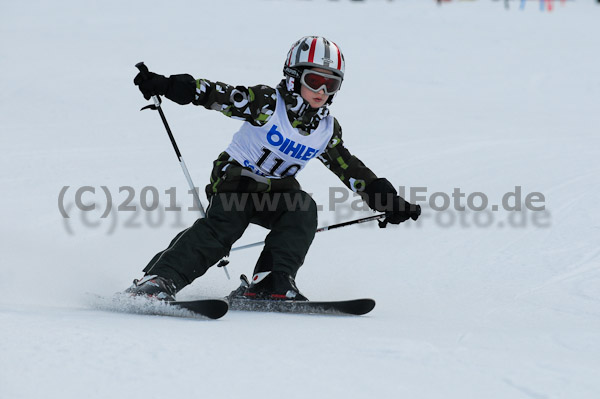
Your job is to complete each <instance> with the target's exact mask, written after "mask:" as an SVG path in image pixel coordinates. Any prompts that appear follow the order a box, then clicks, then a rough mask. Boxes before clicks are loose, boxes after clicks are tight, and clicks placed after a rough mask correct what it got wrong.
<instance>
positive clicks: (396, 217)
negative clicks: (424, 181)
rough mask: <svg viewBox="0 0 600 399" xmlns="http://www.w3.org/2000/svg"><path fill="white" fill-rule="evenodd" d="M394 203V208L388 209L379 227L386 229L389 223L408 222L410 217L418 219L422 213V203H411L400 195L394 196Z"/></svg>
mask: <svg viewBox="0 0 600 399" xmlns="http://www.w3.org/2000/svg"><path fill="white" fill-rule="evenodd" d="M394 203H395V204H394V209H393V210H391V211H387V212H386V213H385V219H383V221H380V222H379V227H381V228H382V229H385V227H386V226H387V224H388V223H391V224H400V223H402V222H406V221H407V220H408V219H412V220H417V219H418V218H419V216H420V215H421V206H420V205H415V204H411V203H409V202H407V201H405V200H404V198H402V197H400V196H397V197H395V198H394ZM396 203H397V205H396Z"/></svg>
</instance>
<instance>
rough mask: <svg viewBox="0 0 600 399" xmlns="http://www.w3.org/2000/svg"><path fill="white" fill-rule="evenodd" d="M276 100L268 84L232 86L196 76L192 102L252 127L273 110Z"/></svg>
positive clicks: (262, 120) (257, 124) (266, 119)
mask: <svg viewBox="0 0 600 399" xmlns="http://www.w3.org/2000/svg"><path fill="white" fill-rule="evenodd" d="M276 102H277V94H276V93H275V89H273V88H272V87H269V86H265V85H257V86H251V87H246V86H235V87H234V86H231V85H228V84H226V83H222V82H211V81H209V80H206V79H198V80H196V96H195V98H194V101H193V102H192V103H193V104H194V105H201V106H203V107H204V108H206V109H212V110H215V111H219V112H221V113H222V114H223V115H225V116H228V117H230V118H234V119H241V120H244V121H246V122H249V123H250V124H252V125H254V126H262V125H264V124H265V123H267V121H268V120H269V118H270V117H271V116H272V115H273V113H274V112H275V105H276Z"/></svg>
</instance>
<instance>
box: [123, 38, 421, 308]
mask: <svg viewBox="0 0 600 399" xmlns="http://www.w3.org/2000/svg"><path fill="white" fill-rule="evenodd" d="M344 64H345V63H344V56H343V55H342V52H341V51H340V48H339V47H338V46H337V45H336V44H335V43H333V42H331V41H329V40H327V39H325V38H324V37H319V36H306V37H303V38H301V39H300V40H298V41H297V42H295V43H294V44H293V45H292V47H291V49H290V50H289V52H288V54H287V57H286V60H285V64H284V68H283V73H284V75H285V79H283V80H282V81H281V82H280V83H279V84H278V85H277V87H276V88H275V89H274V88H272V87H269V86H264V85H257V86H252V87H244V86H236V87H234V86H230V85H227V84H224V83H221V82H211V81H208V80H206V79H197V80H196V79H194V78H193V77H192V76H190V75H187V74H182V75H171V76H170V77H168V78H167V77H165V76H162V75H158V74H155V73H151V72H150V73H147V74H143V73H139V74H138V75H137V76H136V77H135V79H134V83H135V85H137V86H138V87H139V89H140V91H141V92H142V94H143V95H144V98H146V99H147V100H149V99H150V98H151V97H152V96H153V95H161V96H165V97H166V98H168V99H170V100H171V101H174V102H176V103H178V104H181V105H184V104H190V103H192V104H194V105H201V106H203V107H205V108H207V109H213V110H217V111H220V112H221V113H223V114H224V115H226V116H229V117H232V118H236V119H242V120H244V121H245V122H244V123H243V124H242V126H241V128H240V129H239V130H238V132H237V133H236V134H235V135H234V136H233V140H232V141H231V144H229V147H227V149H226V150H225V151H224V152H222V153H221V154H220V155H219V157H218V158H217V159H216V160H215V161H214V167H213V170H212V173H211V176H210V184H208V185H207V186H206V194H207V196H208V198H209V202H210V205H209V207H208V210H207V212H206V218H201V219H198V220H197V221H196V222H195V223H194V224H193V225H192V226H191V227H189V228H188V229H186V230H184V231H182V232H181V233H179V234H178V235H177V236H176V237H175V238H174V239H173V241H171V243H170V244H169V246H168V247H167V248H166V249H165V250H164V251H161V252H159V253H158V254H156V255H155V256H154V258H153V259H152V260H151V261H150V263H148V265H147V266H146V268H145V269H144V272H145V276H144V278H142V279H141V280H134V283H133V285H132V286H131V287H130V288H129V289H127V290H126V292H127V293H130V294H132V295H144V296H150V297H154V298H158V299H162V300H175V294H176V292H178V291H179V290H181V289H182V288H183V287H185V286H186V285H188V284H190V283H191V282H192V281H194V280H195V279H196V278H198V277H200V276H202V275H203V274H204V273H205V272H206V271H207V270H208V268H209V267H211V266H212V265H214V264H215V263H217V262H218V261H219V260H220V259H221V258H222V257H224V256H226V255H227V254H228V253H229V251H230V249H231V247H232V245H233V243H234V242H235V241H236V240H237V239H239V238H240V237H241V236H242V234H243V233H244V231H245V230H246V228H247V227H248V225H249V224H250V223H254V224H258V225H260V226H263V227H265V228H267V229H269V230H270V232H269V234H268V235H267V238H266V240H265V245H264V248H263V251H262V253H261V255H260V257H259V258H258V261H257V263H256V266H255V268H254V275H253V278H252V282H251V283H250V282H248V281H247V279H245V276H242V286H241V287H240V288H239V289H238V290H236V291H235V295H239V296H241V297H244V298H248V299H254V298H256V299H284V300H302V301H304V300H307V298H306V297H305V296H304V295H302V294H301V293H300V291H299V290H298V288H297V287H296V284H295V280H294V278H295V276H296V273H297V272H298V269H299V268H300V266H302V264H303V262H304V257H305V256H306V253H307V252H308V249H309V247H310V245H311V243H312V240H313V238H314V235H315V230H316V228H317V206H316V204H315V202H314V201H313V200H312V199H311V198H310V196H309V195H308V194H307V193H306V192H304V191H302V190H301V188H300V184H299V183H298V181H297V180H296V178H295V176H296V174H297V173H298V172H299V171H300V170H302V168H304V166H305V165H306V163H307V162H308V161H309V160H311V159H313V158H318V159H319V160H320V161H321V162H322V163H323V164H325V166H326V167H327V168H329V169H330V170H331V171H332V172H333V173H335V174H336V175H337V176H338V177H339V178H340V179H341V180H342V181H343V182H344V184H345V185H346V186H347V187H348V188H350V189H351V190H352V191H354V192H356V193H358V194H359V195H360V196H361V197H362V199H363V200H364V201H366V203H367V204H368V205H369V207H370V208H371V209H373V210H376V211H380V212H385V215H386V217H385V219H384V221H383V224H382V226H385V224H386V223H392V224H399V223H402V222H404V221H406V220H408V219H409V218H410V219H413V220H417V218H418V217H419V215H420V214H421V208H420V206H418V205H412V204H409V203H408V202H406V201H405V200H404V199H403V198H401V197H400V196H398V195H397V192H396V190H395V189H394V186H393V185H392V184H391V183H390V182H389V181H388V180H386V179H384V178H378V177H377V176H376V175H375V174H374V173H373V172H372V171H371V170H370V169H368V168H367V167H366V166H365V165H364V164H363V163H362V162H361V161H360V160H359V159H358V158H356V157H355V156H353V155H351V154H350V152H349V151H348V150H347V149H346V147H345V146H344V143H343V141H342V129H341V127H340V125H339V123H338V121H337V120H336V119H335V118H333V117H332V116H331V115H330V114H329V108H328V106H329V105H330V104H331V102H332V100H333V97H334V96H335V94H336V93H337V91H338V90H339V89H340V87H341V85H342V81H343V79H344V67H345V65H344ZM248 196H252V197H253V198H252V199H253V200H249V199H248ZM244 198H245V199H244ZM232 204H233V206H232ZM261 204H262V205H264V204H270V206H267V207H265V206H261ZM267 208H268V209H267Z"/></svg>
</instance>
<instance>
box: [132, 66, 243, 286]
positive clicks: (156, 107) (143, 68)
mask: <svg viewBox="0 0 600 399" xmlns="http://www.w3.org/2000/svg"><path fill="white" fill-rule="evenodd" d="M135 67H136V68H137V69H139V71H140V73H141V74H142V76H144V77H147V76H148V73H149V71H148V67H147V66H146V65H145V64H144V63H143V62H138V63H137V64H135ZM152 100H153V101H154V104H150V105H146V106H145V107H143V108H142V109H141V110H140V111H143V110H145V109H153V110H157V111H158V114H159V115H160V119H162V121H163V124H164V125H165V129H167V134H168V135H169V139H170V140H171V144H172V145H173V149H174V150H175V154H176V155H177V160H178V161H179V165H181V169H182V170H183V174H184V175H185V178H186V179H187V182H188V185H189V186H190V190H191V192H192V195H193V196H194V202H195V203H196V207H197V208H198V210H199V211H200V215H202V217H203V218H204V217H206V211H205V210H204V207H203V206H202V202H200V196H199V195H198V191H196V186H194V182H192V177H191V176H190V172H189V171H188V168H187V166H186V165H185V162H184V160H183V156H182V155H181V152H180V151H179V147H178V146H177V142H176V141H175V137H174V136H173V132H171V128H170V127H169V123H168V122H167V118H166V117H165V114H164V112H163V110H162V108H161V106H160V104H161V100H160V96H158V95H154V96H152ZM221 267H223V271H225V274H226V275H227V279H228V280H231V277H230V276H229V271H228V270H227V267H226V266H225V265H223V266H221Z"/></svg>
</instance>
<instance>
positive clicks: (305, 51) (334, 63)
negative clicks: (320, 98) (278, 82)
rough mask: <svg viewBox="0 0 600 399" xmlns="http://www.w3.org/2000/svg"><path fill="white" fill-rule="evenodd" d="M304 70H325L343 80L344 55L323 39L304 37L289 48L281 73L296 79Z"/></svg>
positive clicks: (336, 46) (335, 45)
mask: <svg viewBox="0 0 600 399" xmlns="http://www.w3.org/2000/svg"><path fill="white" fill-rule="evenodd" d="M304 68H323V69H327V70H329V71H331V72H333V73H334V74H336V75H337V76H339V77H341V78H342V79H344V69H345V62H344V55H343V54H342V51H341V50H340V48H339V47H338V45H337V44H335V43H334V42H332V41H330V40H327V39H325V38H324V37H321V36H304V37H303V38H302V39H300V40H298V41H297V42H296V43H294V44H293V45H292V47H291V48H290V51H289V52H288V54H287V58H286V59H285V64H284V66H283V73H284V75H286V76H289V77H291V78H296V79H297V78H300V75H301V74H302V70H303V69H304Z"/></svg>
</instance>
